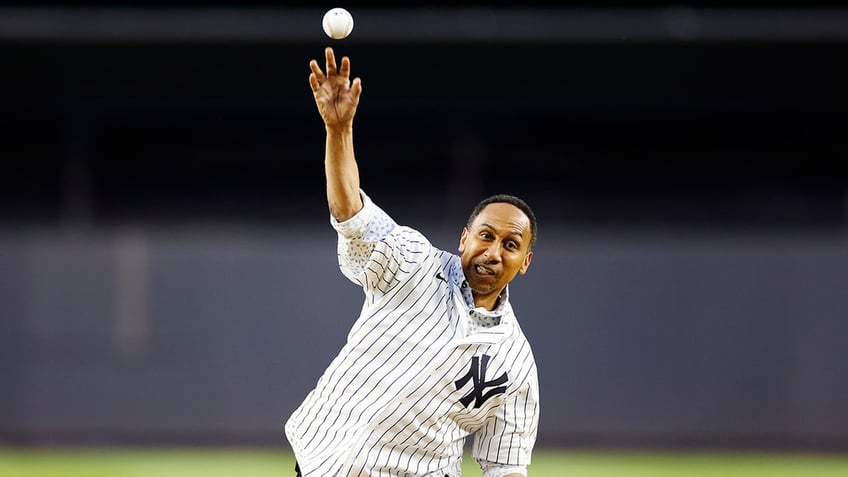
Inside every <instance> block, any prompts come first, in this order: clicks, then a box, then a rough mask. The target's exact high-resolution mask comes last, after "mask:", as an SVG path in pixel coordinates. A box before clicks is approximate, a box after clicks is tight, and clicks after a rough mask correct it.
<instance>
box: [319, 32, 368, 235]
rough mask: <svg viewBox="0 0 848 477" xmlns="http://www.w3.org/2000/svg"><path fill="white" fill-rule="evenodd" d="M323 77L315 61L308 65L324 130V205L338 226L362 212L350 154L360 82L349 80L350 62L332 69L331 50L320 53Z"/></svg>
mask: <svg viewBox="0 0 848 477" xmlns="http://www.w3.org/2000/svg"><path fill="white" fill-rule="evenodd" d="M324 54H325V56H326V73H325V72H324V71H321V68H320V67H319V66H318V62H317V61H316V60H312V61H310V62H309V68H310V69H311V70H312V73H310V74H309V85H310V86H311V88H312V94H313V95H314V96H315V104H316V105H317V106H318V112H319V113H321V119H323V120H324V126H325V128H326V130H327V143H326V149H325V156H324V168H325V173H326V176H327V204H328V205H329V207H330V214H332V216H333V217H335V218H336V220H338V221H339V222H343V221H345V220H347V219H349V218H351V217H353V216H354V215H355V214H356V213H357V212H359V211H360V209H362V198H361V197H360V195H359V169H358V168H357V166H356V158H355V156H354V154H353V117H354V115H355V114H356V107H357V105H359V95H360V94H361V93H362V81H361V80H360V79H359V78H355V79H354V80H353V81H351V80H350V59H349V58H348V57H346V56H345V57H342V61H341V65H340V67H338V69H337V67H336V56H335V54H334V53H333V49H332V48H329V47H327V48H326V49H325V50H324Z"/></svg>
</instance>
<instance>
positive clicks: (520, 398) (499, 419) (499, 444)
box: [471, 366, 539, 468]
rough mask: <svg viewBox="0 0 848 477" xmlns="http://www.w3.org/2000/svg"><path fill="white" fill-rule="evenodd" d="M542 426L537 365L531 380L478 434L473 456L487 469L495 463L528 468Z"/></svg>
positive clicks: (526, 382)
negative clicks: (538, 431)
mask: <svg viewBox="0 0 848 477" xmlns="http://www.w3.org/2000/svg"><path fill="white" fill-rule="evenodd" d="M538 426H539V386H538V381H537V376H536V369H535V366H534V367H533V368H532V370H531V373H530V376H529V377H528V380H527V381H525V382H524V383H523V384H522V386H521V387H520V388H519V389H518V390H517V391H516V392H515V393H514V394H513V395H511V396H510V397H509V398H507V399H506V400H505V401H504V404H503V405H502V406H501V407H500V408H499V409H498V411H497V412H496V413H495V415H494V416H493V418H491V419H490V420H489V422H488V423H487V424H486V425H485V426H483V428H481V429H480V430H478V431H477V433H476V435H475V438H474V445H473V447H472V454H471V455H472V456H473V457H474V459H476V460H477V462H478V463H480V465H481V467H484V468H485V467H486V466H487V465H491V464H499V465H500V466H501V467H503V466H526V465H528V464H529V463H530V457H531V453H532V451H533V445H534V444H535V443H536V433H537V430H538Z"/></svg>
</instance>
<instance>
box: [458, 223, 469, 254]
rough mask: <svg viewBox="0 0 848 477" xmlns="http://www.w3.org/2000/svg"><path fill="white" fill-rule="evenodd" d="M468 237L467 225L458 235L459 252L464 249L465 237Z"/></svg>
mask: <svg viewBox="0 0 848 477" xmlns="http://www.w3.org/2000/svg"><path fill="white" fill-rule="evenodd" d="M467 238H468V227H463V228H462V235H460V236H459V253H462V252H464V251H465V239H467Z"/></svg>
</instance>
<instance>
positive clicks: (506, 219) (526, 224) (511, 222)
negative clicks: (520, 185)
mask: <svg viewBox="0 0 848 477" xmlns="http://www.w3.org/2000/svg"><path fill="white" fill-rule="evenodd" d="M471 225H472V227H481V226H487V225H488V226H491V227H494V228H496V229H505V230H504V231H507V230H509V231H512V232H518V233H519V234H521V235H525V234H526V235H529V234H530V219H528V218H527V215H525V214H524V212H522V211H521V209H519V208H518V207H516V206H514V205H512V204H508V203H505V202H495V203H493V204H489V205H487V206H486V207H485V208H483V210H481V211H480V214H478V215H477V217H475V218H474V222H472V224H471Z"/></svg>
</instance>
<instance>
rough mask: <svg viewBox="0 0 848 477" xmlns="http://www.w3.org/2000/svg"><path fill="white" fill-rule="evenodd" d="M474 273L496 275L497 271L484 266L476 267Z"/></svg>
mask: <svg viewBox="0 0 848 477" xmlns="http://www.w3.org/2000/svg"><path fill="white" fill-rule="evenodd" d="M474 271H476V272H477V273H478V274H479V275H494V274H495V271H494V270H492V269H491V268H488V267H484V266H482V265H474Z"/></svg>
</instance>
